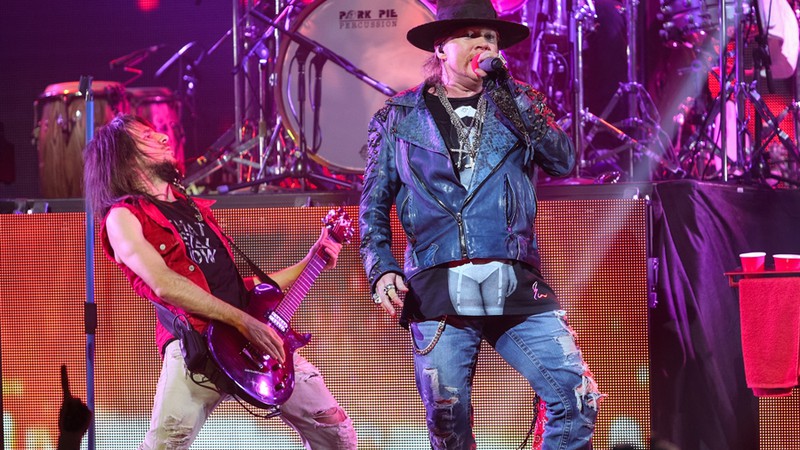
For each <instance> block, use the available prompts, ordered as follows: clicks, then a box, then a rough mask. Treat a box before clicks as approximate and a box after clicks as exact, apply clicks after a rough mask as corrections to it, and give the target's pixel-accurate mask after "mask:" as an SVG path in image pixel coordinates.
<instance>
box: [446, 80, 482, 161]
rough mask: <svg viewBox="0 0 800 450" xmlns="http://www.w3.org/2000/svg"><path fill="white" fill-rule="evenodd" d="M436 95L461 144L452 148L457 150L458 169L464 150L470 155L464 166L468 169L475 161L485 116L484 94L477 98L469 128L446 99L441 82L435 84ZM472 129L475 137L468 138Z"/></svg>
mask: <svg viewBox="0 0 800 450" xmlns="http://www.w3.org/2000/svg"><path fill="white" fill-rule="evenodd" d="M436 96H437V97H439V101H440V102H442V106H444V109H445V111H447V115H448V116H450V123H452V124H453V126H454V127H455V129H456V134H457V135H458V143H459V145H460V146H461V148H460V149H457V150H454V151H456V152H458V154H459V158H458V170H462V169H463V168H464V167H463V161H464V160H463V158H462V156H463V153H464V152H466V153H467V154H468V155H469V157H470V162H469V163H468V164H467V166H466V168H467V169H469V168H471V167H472V165H473V164H474V163H475V157H476V156H477V154H478V149H479V148H480V146H481V130H483V121H484V119H485V118H486V106H487V101H486V96H485V95H481V97H480V98H479V99H478V106H477V108H476V112H475V117H473V118H472V125H470V127H469V128H467V127H466V126H464V122H463V121H462V120H461V118H460V117H458V114H456V112H455V111H453V105H451V104H450V100H448V99H447V94H446V93H445V91H444V86H442V85H441V84H437V85H436ZM472 130H475V139H470V134H471V132H472Z"/></svg>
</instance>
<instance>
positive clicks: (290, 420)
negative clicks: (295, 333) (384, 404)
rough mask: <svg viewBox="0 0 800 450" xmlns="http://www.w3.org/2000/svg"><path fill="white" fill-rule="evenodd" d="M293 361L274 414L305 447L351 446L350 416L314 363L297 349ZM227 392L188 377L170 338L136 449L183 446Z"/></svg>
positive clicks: (341, 449) (339, 449) (347, 449)
mask: <svg viewBox="0 0 800 450" xmlns="http://www.w3.org/2000/svg"><path fill="white" fill-rule="evenodd" d="M294 364H295V388H294V392H293V393H292V396H291V397H289V400H288V401H287V402H286V403H284V404H283V405H282V406H281V415H280V418H281V419H282V420H283V421H284V422H286V424H287V425H289V426H290V427H292V428H293V429H294V430H296V431H297V433H298V434H299V435H300V439H301V440H302V441H303V445H304V446H305V448H307V449H312V450H351V449H356V448H357V437H356V432H355V429H354V428H353V422H352V420H350V418H349V417H348V416H347V414H346V413H345V412H344V410H343V409H341V408H340V407H339V404H338V403H337V402H336V399H335V398H334V397H333V395H332V394H331V393H330V391H329V390H328V388H327V386H325V382H324V381H323V379H322V376H321V375H320V374H319V371H318V370H317V368H316V367H314V366H313V365H312V364H311V363H310V362H308V361H307V360H306V359H305V358H303V357H302V356H300V355H299V354H297V353H295V355H294ZM227 398H228V396H227V395H225V396H222V395H220V394H218V393H217V392H216V391H213V390H210V389H208V388H205V387H201V386H198V385H197V384H196V383H194V382H193V381H192V380H191V379H190V377H189V374H188V372H187V370H186V366H185V364H184V362H183V355H181V348H180V343H179V342H178V341H172V342H171V343H169V345H167V347H166V349H165V351H164V362H163V365H162V367H161V375H160V376H159V379H158V387H157V388H156V396H155V399H154V401H153V415H152V417H151V419H150V430H149V431H148V432H147V434H146V435H145V439H144V442H142V444H141V445H140V446H139V450H151V449H152V450H162V449H163V450H183V449H188V448H189V447H190V446H191V445H192V442H194V440H195V438H196V437H197V434H198V433H199V432H200V429H201V428H202V427H203V424H204V423H205V422H206V420H207V419H208V416H209V415H210V414H211V412H212V411H213V410H214V408H216V407H217V405H219V404H220V403H221V402H222V401H223V400H226V399H227Z"/></svg>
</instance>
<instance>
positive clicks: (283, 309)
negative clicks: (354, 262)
mask: <svg viewBox="0 0 800 450" xmlns="http://www.w3.org/2000/svg"><path fill="white" fill-rule="evenodd" d="M328 259H330V257H329V256H328V254H327V253H325V251H324V250H320V251H318V252H317V253H316V254H314V256H313V257H311V261H309V262H308V264H307V265H306V267H305V268H304V269H303V271H302V272H301V273H300V276H298V277H297V280H296V281H295V282H294V284H293V285H292V287H291V289H289V292H288V293H287V294H286V296H285V297H284V298H283V301H281V304H280V305H278V307H277V308H275V312H276V313H277V314H278V315H280V316H281V317H282V318H283V319H284V320H285V321H286V322H289V321H291V319H292V317H293V316H294V313H295V312H297V309H298V308H299V307H300V304H301V303H302V302H303V299H304V298H305V297H306V295H308V291H309V290H311V286H312V285H313V284H314V281H316V280H317V277H319V274H320V273H322V269H323V268H324V267H325V265H326V264H327V263H328Z"/></svg>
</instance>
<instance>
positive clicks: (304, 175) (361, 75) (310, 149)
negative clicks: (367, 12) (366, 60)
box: [218, 9, 397, 193]
mask: <svg viewBox="0 0 800 450" xmlns="http://www.w3.org/2000/svg"><path fill="white" fill-rule="evenodd" d="M247 14H248V15H252V16H253V17H255V18H256V19H258V20H260V21H262V22H265V23H266V24H268V25H270V26H272V27H273V28H274V29H275V30H279V31H280V33H281V34H283V35H286V36H287V37H288V38H289V39H290V40H291V41H292V42H294V43H296V44H297V45H298V50H297V53H296V54H295V59H296V62H297V94H298V99H297V100H298V104H297V105H296V107H297V110H298V114H297V121H298V125H299V129H300V130H301V131H300V132H298V136H297V142H298V149H297V150H298V156H299V157H298V158H297V159H296V161H295V165H294V167H293V168H291V169H290V170H288V171H285V172H284V173H281V174H277V175H268V176H265V177H262V178H260V179H256V180H251V181H247V182H244V183H239V184H236V185H222V186H219V187H218V190H219V192H220V193H227V192H232V191H236V190H239V189H243V188H247V187H256V186H258V185H260V184H268V183H274V182H276V181H280V180H283V179H285V178H297V179H299V180H300V183H301V186H302V187H303V188H304V189H305V187H306V185H305V182H306V181H314V182H316V183H329V184H332V185H335V186H340V187H345V188H350V189H352V188H353V187H354V185H353V184H352V183H350V182H347V181H343V180H340V179H337V178H333V177H327V176H325V175H321V174H318V173H314V172H312V171H311V170H310V167H311V163H310V161H309V155H310V154H311V153H316V151H317V150H318V149H319V136H318V134H317V133H318V130H319V113H320V108H321V102H322V91H321V89H322V78H321V76H322V68H323V66H324V64H325V63H326V62H327V61H331V62H333V63H334V64H336V65H337V66H339V67H340V68H342V69H344V70H345V71H346V72H347V73H349V74H351V75H353V76H354V77H355V78H357V79H359V80H361V81H363V82H364V83H365V84H367V85H368V86H370V87H372V88H373V89H375V90H377V91H378V92H381V93H382V94H384V95H386V96H392V95H394V94H396V93H397V92H396V91H395V90H394V89H392V88H390V87H389V86H386V85H385V84H383V83H381V82H379V81H378V80H376V79H374V78H372V77H370V76H369V75H367V74H366V73H365V72H364V71H363V70H361V69H359V68H358V67H356V66H355V65H354V64H353V63H352V62H350V61H348V60H347V59H346V58H344V57H342V56H340V55H338V54H336V53H335V52H333V51H332V50H330V49H328V48H327V47H325V46H324V45H322V44H321V43H319V42H316V41H314V40H313V39H310V38H308V37H306V36H304V35H302V34H301V33H298V32H294V31H291V30H289V29H284V28H281V27H280V26H279V25H278V24H277V23H276V21H275V19H271V18H269V17H267V16H266V15H264V14H263V13H261V12H260V11H258V10H256V9H251V10H250V11H248V12H247ZM312 53H313V55H314V56H313V57H312V56H311V54H312ZM309 57H311V58H310V65H309V67H310V68H313V69H314V77H315V78H314V89H313V95H312V98H311V103H310V104H311V107H312V111H313V117H312V120H313V123H312V124H311V126H312V130H313V136H312V141H311V145H309V143H308V140H307V137H306V133H305V132H303V130H305V126H306V116H305V109H306V108H305V105H306V101H307V100H308V98H307V93H306V85H307V84H306V83H307V81H306V62H307V61H308V59H309ZM277 133H278V128H277V127H276V128H275V130H274V131H273V136H276V135H277ZM271 140H272V141H273V142H274V140H273V139H271ZM264 156H266V154H265V155H264Z"/></svg>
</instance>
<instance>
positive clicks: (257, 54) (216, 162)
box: [183, 0, 295, 188]
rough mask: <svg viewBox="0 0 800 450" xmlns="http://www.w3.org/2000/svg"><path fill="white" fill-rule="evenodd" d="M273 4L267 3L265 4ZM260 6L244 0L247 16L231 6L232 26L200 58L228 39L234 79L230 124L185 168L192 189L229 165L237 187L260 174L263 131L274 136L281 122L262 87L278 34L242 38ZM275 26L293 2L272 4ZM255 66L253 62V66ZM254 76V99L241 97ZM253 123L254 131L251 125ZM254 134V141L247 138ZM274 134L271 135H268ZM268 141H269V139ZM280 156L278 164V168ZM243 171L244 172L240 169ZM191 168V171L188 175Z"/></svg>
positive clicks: (249, 31)
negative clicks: (270, 129)
mask: <svg viewBox="0 0 800 450" xmlns="http://www.w3.org/2000/svg"><path fill="white" fill-rule="evenodd" d="M270 3H272V2H270ZM260 6H261V5H260V4H259V3H258V2H256V3H255V4H254V3H253V0H248V5H247V8H248V10H247V11H243V10H242V8H241V6H240V4H238V3H237V0H234V5H233V27H232V28H230V29H229V30H228V31H227V32H226V33H225V34H223V35H222V37H220V38H219V39H218V40H217V42H216V43H215V44H214V45H213V46H212V47H211V49H209V50H208V51H207V52H205V53H204V54H203V55H201V56H200V57H201V58H202V57H204V56H208V55H210V54H211V53H212V52H214V51H215V50H216V49H217V48H219V47H220V45H221V44H222V43H223V41H224V40H225V39H227V38H228V37H232V40H233V54H234V68H233V70H232V73H233V78H234V104H235V105H234V116H235V117H234V124H233V125H232V126H231V128H229V129H228V130H227V131H226V132H225V133H224V134H223V135H222V136H220V137H219V138H218V139H217V140H216V141H215V142H214V143H213V144H212V145H211V146H210V148H209V149H208V151H207V152H206V154H205V155H203V156H201V157H199V158H198V159H197V162H196V164H193V165H192V166H191V168H187V174H188V175H187V177H186V178H184V180H183V184H184V185H186V186H187V187H189V188H191V187H192V185H193V184H194V183H196V182H198V181H200V180H202V179H203V178H205V177H207V176H209V175H211V174H213V173H215V172H217V171H218V170H219V169H222V168H228V169H230V168H229V167H227V166H228V163H236V164H238V166H237V167H236V168H234V169H231V171H232V172H234V173H235V175H236V181H237V182H241V181H242V180H243V179H244V177H246V176H248V175H247V174H252V173H253V169H255V170H258V171H259V173H261V171H263V170H264V167H263V164H264V162H265V161H266V160H267V154H268V151H267V150H268V149H267V148H266V143H267V140H266V137H267V136H268V133H267V128H268V124H269V122H270V120H273V121H274V122H275V131H277V130H278V129H279V128H280V122H279V120H278V119H277V114H275V112H274V111H268V110H267V109H268V108H267V107H268V105H271V104H273V102H272V99H271V98H270V97H269V93H270V92H272V91H271V87H270V86H267V80H268V79H269V80H270V81H271V80H272V77H270V74H272V73H274V69H273V68H272V66H271V64H272V63H274V60H275V58H274V55H275V53H276V52H277V48H278V42H277V35H278V32H277V31H275V30H274V28H270V29H268V30H267V31H265V32H264V33H263V35H262V36H261V37H260V38H259V39H258V40H257V41H255V42H252V43H251V42H248V41H247V40H246V39H245V38H246V37H248V36H252V35H253V34H254V27H253V26H252V24H250V14H249V10H252V9H254V8H257V7H260ZM274 7H275V21H276V22H280V21H282V20H284V19H286V18H287V17H288V16H289V14H290V13H292V11H293V10H294V8H295V6H294V1H289V3H288V4H287V5H285V6H284V5H283V4H282V2H281V1H275V2H274ZM254 61H255V62H254ZM252 73H256V74H257V75H256V76H257V77H258V83H257V89H258V93H257V98H251V97H253V96H246V95H245V87H246V86H252V85H253V84H254V82H253V81H252V79H253V78H255V76H253V75H252ZM254 108H257V109H258V114H257V118H256V119H255V120H251V119H250V116H251V115H252V111H253V110H254ZM252 122H256V123H257V125H256V126H252V125H251V124H252ZM253 134H255V136H252V135H253ZM273 134H274V132H273ZM270 142H274V140H271V141H270ZM256 146H258V155H257V156H256V157H252V158H249V159H248V158H245V157H243V156H244V155H246V154H247V152H249V151H250V150H252V149H253V148H255V147H256ZM280 156H281V155H280V154H279V157H278V162H279V163H280V162H281V160H280ZM256 161H257V162H256ZM242 168H244V169H242ZM191 169H194V170H191Z"/></svg>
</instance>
